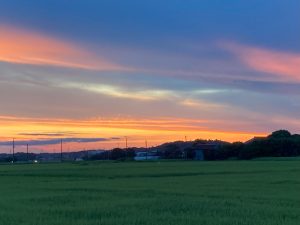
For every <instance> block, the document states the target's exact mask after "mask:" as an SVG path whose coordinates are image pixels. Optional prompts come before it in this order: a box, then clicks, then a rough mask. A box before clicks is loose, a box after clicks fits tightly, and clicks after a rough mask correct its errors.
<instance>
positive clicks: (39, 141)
mask: <svg viewBox="0 0 300 225" xmlns="http://www.w3.org/2000/svg"><path fill="white" fill-rule="evenodd" d="M114 139H115V138H114ZM109 140H111V139H107V138H62V139H58V138H56V139H36V140H22V141H15V145H21V146H24V145H27V144H28V145H34V146H43V145H55V144H59V143H61V141H62V142H63V143H90V142H102V141H109ZM10 145H12V141H1V142H0V146H10Z"/></svg>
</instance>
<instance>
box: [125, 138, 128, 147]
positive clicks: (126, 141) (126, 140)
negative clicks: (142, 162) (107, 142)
mask: <svg viewBox="0 0 300 225" xmlns="http://www.w3.org/2000/svg"><path fill="white" fill-rule="evenodd" d="M125 148H126V150H127V148H128V139H127V136H125Z"/></svg>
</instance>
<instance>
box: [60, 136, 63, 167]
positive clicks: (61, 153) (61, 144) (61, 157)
mask: <svg viewBox="0 0 300 225" xmlns="http://www.w3.org/2000/svg"><path fill="white" fill-rule="evenodd" d="M60 161H61V162H62V161H63V142H62V139H60Z"/></svg>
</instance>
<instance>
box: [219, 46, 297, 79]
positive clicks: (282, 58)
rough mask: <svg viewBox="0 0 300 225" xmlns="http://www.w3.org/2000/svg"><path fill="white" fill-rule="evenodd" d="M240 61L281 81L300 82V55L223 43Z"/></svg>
mask: <svg viewBox="0 0 300 225" xmlns="http://www.w3.org/2000/svg"><path fill="white" fill-rule="evenodd" d="M222 46H223V47H224V48H225V49H227V50H229V51H230V52H232V53H234V54H235V55H236V56H237V57H238V59H239V60H241V61H242V62H243V63H244V64H246V65H247V66H248V67H250V68H251V69H254V70H256V71H260V72H265V73H270V74H274V75H276V76H277V78H278V79H280V80H283V81H285V80H287V79H293V80H295V79H296V80H300V54H295V53H290V52H282V51H275V50H269V49H265V48H260V47H253V46H245V45H241V44H237V43H233V42H230V43H228V42H227V43H222Z"/></svg>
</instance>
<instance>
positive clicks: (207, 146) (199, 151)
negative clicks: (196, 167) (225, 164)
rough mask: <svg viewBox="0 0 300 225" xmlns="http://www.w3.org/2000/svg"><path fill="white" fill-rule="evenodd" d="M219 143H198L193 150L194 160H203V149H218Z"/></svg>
mask: <svg viewBox="0 0 300 225" xmlns="http://www.w3.org/2000/svg"><path fill="white" fill-rule="evenodd" d="M218 147H219V144H214V143H212V144H198V145H197V146H196V150H195V158H194V159H195V160H199V161H203V160H205V154H204V152H205V151H216V150H218Z"/></svg>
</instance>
